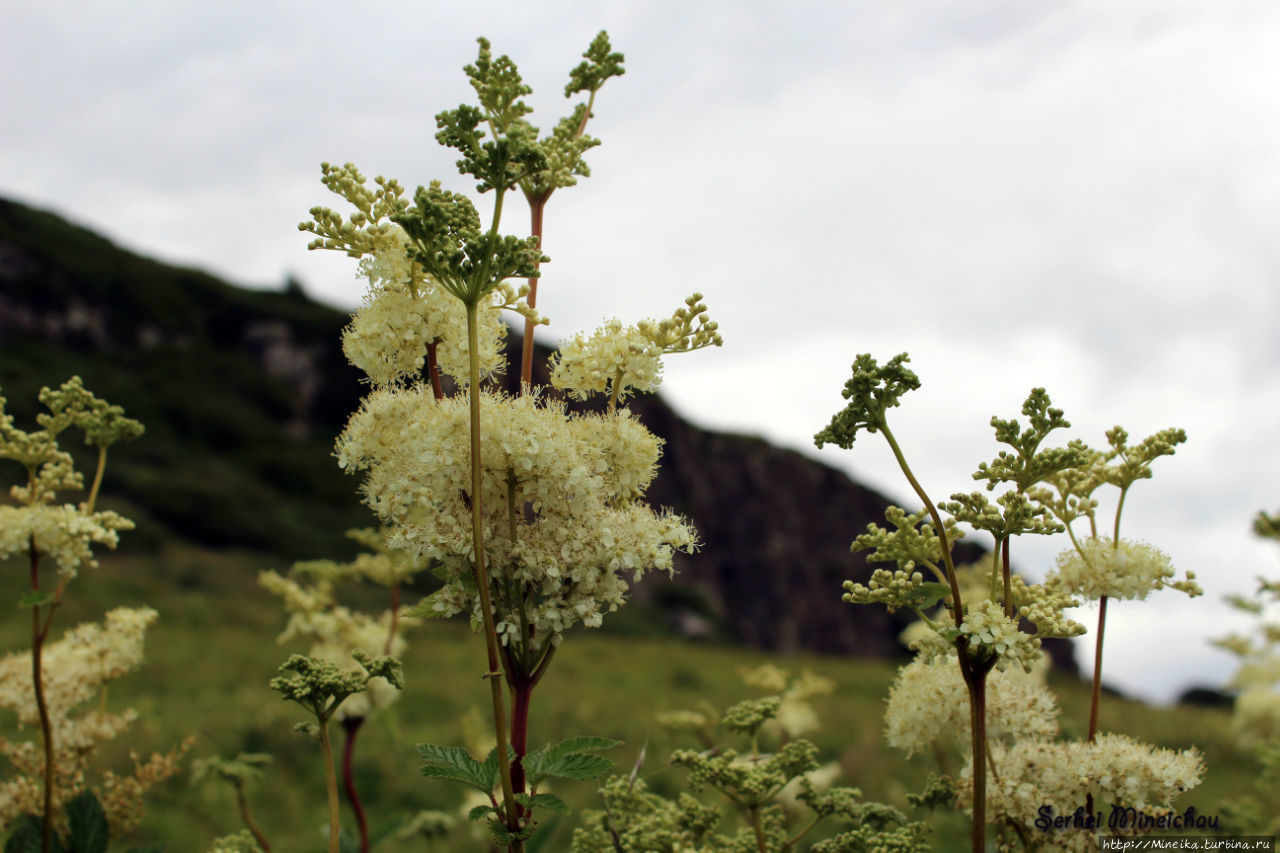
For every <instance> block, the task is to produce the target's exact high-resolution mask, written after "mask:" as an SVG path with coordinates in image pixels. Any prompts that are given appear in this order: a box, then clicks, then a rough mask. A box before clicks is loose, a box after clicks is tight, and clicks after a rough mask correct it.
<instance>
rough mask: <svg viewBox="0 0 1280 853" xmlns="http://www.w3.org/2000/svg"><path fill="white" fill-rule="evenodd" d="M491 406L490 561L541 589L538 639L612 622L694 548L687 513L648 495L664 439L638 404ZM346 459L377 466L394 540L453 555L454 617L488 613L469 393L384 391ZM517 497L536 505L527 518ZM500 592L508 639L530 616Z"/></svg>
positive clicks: (372, 486)
mask: <svg viewBox="0 0 1280 853" xmlns="http://www.w3.org/2000/svg"><path fill="white" fill-rule="evenodd" d="M480 408H481V421H482V423H484V425H485V434H484V443H483V444H482V447H481V459H480V464H481V469H482V488H483V492H482V496H481V497H482V499H481V502H480V505H481V507H482V508H483V511H484V514H485V520H484V523H485V524H486V527H487V530H488V533H487V535H486V536H485V543H486V546H487V552H488V554H487V557H488V559H487V561H486V562H487V564H488V565H489V566H490V569H491V571H492V572H494V573H495V576H498V577H503V575H507V577H504V578H503V583H510V582H513V581H514V582H524V583H526V584H528V588H529V589H530V590H531V591H532V594H533V596H534V599H535V600H534V603H533V604H531V606H530V615H529V617H528V618H529V625H530V627H531V628H532V629H533V633H534V636H535V638H536V639H535V643H536V644H538V645H541V643H542V642H544V641H546V640H548V639H549V640H550V641H552V642H558V641H559V637H560V635H561V634H562V633H563V632H564V631H565V630H566V629H567V628H568V627H569V626H570V625H573V624H575V623H578V622H581V623H583V624H584V625H587V626H588V627H595V626H598V625H599V624H600V623H601V620H602V619H603V616H604V614H605V613H607V612H609V611H611V610H614V609H616V608H617V607H618V606H619V605H621V604H622V602H623V600H624V598H625V595H626V591H627V587H628V582H627V580H626V579H624V577H623V575H624V574H626V575H638V574H639V573H641V572H643V571H646V570H649V569H661V570H665V571H670V570H671V569H672V568H673V563H672V560H673V555H674V552H675V551H677V550H686V551H687V550H690V549H692V548H693V546H694V534H693V531H692V529H691V528H689V526H688V525H687V524H686V523H685V522H684V520H683V519H681V518H679V517H677V516H674V515H670V514H667V513H660V512H654V511H653V510H652V509H650V508H649V507H648V506H647V505H645V504H643V503H641V502H640V501H638V500H635V499H634V497H635V492H636V490H637V489H638V488H639V486H640V484H641V483H644V482H647V479H648V476H649V475H648V472H649V470H650V469H651V468H652V466H653V464H654V463H655V462H656V457H657V448H658V443H657V441H656V440H655V439H654V438H653V437H652V436H651V435H649V434H648V432H647V430H644V428H643V427H641V426H640V425H639V424H638V423H636V422H634V421H631V420H630V419H629V418H628V417H627V416H626V414H625V413H622V414H617V415H614V416H611V417H612V418H614V419H617V420H610V419H609V418H608V417H606V418H605V419H601V418H600V417H599V416H591V417H584V418H582V419H580V420H581V421H583V422H584V423H575V420H579V419H569V418H567V417H566V415H565V411H564V406H563V404H562V403H557V402H554V401H542V400H539V399H538V398H537V396H536V395H533V394H526V395H522V396H520V397H508V396H506V395H502V394H494V393H490V392H484V393H483V394H482V396H481V399H480ZM338 456H339V462H340V464H343V465H344V466H345V467H347V468H349V469H364V470H366V471H367V477H366V480H365V483H364V486H363V491H364V494H365V501H366V503H367V504H368V505H369V506H370V507H371V508H373V509H374V511H375V512H377V513H378V514H379V515H380V516H381V518H382V521H383V523H384V524H385V525H387V527H388V529H389V530H390V531H391V537H390V539H389V544H390V545H392V546H393V547H397V548H404V549H405V550H408V551H410V552H412V553H413V554H415V555H416V556H417V557H419V558H421V559H429V560H438V561H440V564H441V568H440V570H439V571H440V572H441V573H442V576H444V577H445V578H446V579H447V580H446V583H445V586H444V587H443V588H442V589H441V590H440V591H439V592H437V593H435V594H434V595H433V596H432V597H431V603H430V605H429V606H430V607H431V608H433V609H434V610H435V612H437V613H439V614H441V615H448V614H451V613H456V612H459V611H464V612H467V613H469V614H471V615H473V616H475V615H476V614H478V612H479V611H478V609H477V608H478V607H479V602H478V599H477V597H476V596H475V595H474V593H473V591H472V588H471V584H470V578H471V572H472V570H471V559H472V554H471V548H472V536H471V505H470V500H471V498H470V497H469V495H470V493H471V480H470V472H469V471H468V466H467V464H466V463H467V460H468V459H469V457H470V413H469V410H468V401H467V400H466V399H465V398H464V397H450V398H446V399H444V400H438V401H437V400H435V399H433V398H432V397H431V396H430V392H428V391H426V390H424V389H422V388H408V389H398V390H391V389H388V390H383V391H377V392H375V393H373V394H371V395H370V396H369V397H368V398H367V399H366V400H365V402H364V405H363V406H362V407H361V410H360V411H359V412H358V413H357V414H356V415H355V416H354V417H353V418H352V420H351V423H350V424H349V425H348V427H347V430H346V432H344V433H343V435H342V437H341V439H340V440H339V445H338ZM513 489H514V491H512V490H513ZM512 506H515V507H517V508H525V507H527V510H525V511H518V512H516V513H514V517H513V514H512V512H511V509H510V508H511V507H512ZM513 526H514V529H515V537H514V539H513V538H512V536H511V531H512V528H513ZM448 578H452V580H448ZM498 598H499V600H498V601H497V602H495V609H496V611H497V613H496V615H497V621H498V626H497V627H498V630H499V633H500V634H501V635H502V637H503V640H504V642H508V641H509V640H510V638H511V637H512V636H519V632H520V631H521V627H520V624H521V620H520V618H519V616H518V614H517V613H516V612H515V610H514V608H513V607H512V606H511V604H510V603H508V602H506V601H505V600H502V598H501V596H499V597H498Z"/></svg>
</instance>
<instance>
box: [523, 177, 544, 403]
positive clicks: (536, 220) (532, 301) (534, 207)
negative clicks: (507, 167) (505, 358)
mask: <svg viewBox="0 0 1280 853" xmlns="http://www.w3.org/2000/svg"><path fill="white" fill-rule="evenodd" d="M550 197H551V193H547V194H546V195H544V196H542V197H540V198H537V199H534V198H530V197H529V196H528V195H527V194H526V198H528V200H529V218H530V223H529V225H530V232H531V233H532V235H533V236H534V237H536V238H537V239H538V242H537V245H536V246H535V248H537V250H538V256H539V257H541V256H542V211H543V209H544V208H545V207H546V206H547V199H549V198H550ZM541 266H542V263H541V262H540V261H539V262H538V264H537V265H536V266H535V269H537V268H541ZM538 278H539V277H538V276H536V275H531V276H529V295H528V296H527V297H525V302H526V303H528V305H529V307H530V308H536V307H537V305H538ZM532 384H533V320H532V319H530V318H528V317H526V318H525V321H524V340H523V341H522V342H521V350H520V390H521V392H522V393H523V391H524V389H525V388H528V387H530V386H531V385H532Z"/></svg>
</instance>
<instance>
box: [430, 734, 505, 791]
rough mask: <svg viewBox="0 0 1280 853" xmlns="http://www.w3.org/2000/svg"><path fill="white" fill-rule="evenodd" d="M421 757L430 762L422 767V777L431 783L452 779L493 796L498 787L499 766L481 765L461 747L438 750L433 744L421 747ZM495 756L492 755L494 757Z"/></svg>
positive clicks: (494, 762)
mask: <svg viewBox="0 0 1280 853" xmlns="http://www.w3.org/2000/svg"><path fill="white" fill-rule="evenodd" d="M418 755H420V756H421V757H422V759H423V760H424V761H425V762H426V764H424V765H423V767H422V775H423V776H426V777H427V778H429V779H449V780H451V781H454V782H461V783H462V784H464V785H468V786H470V787H472V788H475V789H476V790H477V791H480V792H481V793H482V794H489V793H491V792H492V791H493V787H494V785H495V784H497V779H498V762H497V759H496V758H495V759H494V760H493V761H492V762H489V761H486V762H485V763H484V764H481V763H480V762H479V761H476V760H475V759H474V758H472V757H471V754H470V753H469V752H467V751H466V749H464V748H463V747H460V746H437V745H436V744H433V743H421V744H418ZM491 755H492V754H491Z"/></svg>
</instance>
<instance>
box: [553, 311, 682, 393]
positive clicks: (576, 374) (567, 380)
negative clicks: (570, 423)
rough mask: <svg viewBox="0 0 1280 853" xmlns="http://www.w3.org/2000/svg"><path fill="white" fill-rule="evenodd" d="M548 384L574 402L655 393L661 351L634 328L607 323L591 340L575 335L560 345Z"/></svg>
mask: <svg viewBox="0 0 1280 853" xmlns="http://www.w3.org/2000/svg"><path fill="white" fill-rule="evenodd" d="M551 384H552V385H554V386H555V387H557V388H560V389H562V390H564V391H567V392H568V393H569V395H570V396H571V397H573V398H574V399H577V400H585V399H587V397H589V396H591V395H592V394H604V393H605V392H609V393H616V394H617V398H618V400H625V399H626V398H627V396H628V395H629V393H630V392H631V390H633V389H634V390H639V391H656V390H658V386H659V385H661V384H662V347H661V346H659V345H658V344H656V343H654V341H653V340H652V339H651V338H649V337H647V336H646V335H645V334H644V333H643V332H641V331H640V329H639V328H638V327H636V326H627V327H625V328H624V327H623V325H622V323H621V322H620V321H618V320H610V321H609V322H607V323H605V324H604V325H603V326H601V327H600V328H599V329H597V330H596V331H595V333H594V334H592V335H591V337H589V338H588V337H585V336H584V335H582V334H578V335H576V336H574V337H572V338H570V339H569V340H567V341H564V342H562V343H561V344H560V351H559V353H558V354H557V355H556V356H555V357H554V358H553V361H552V367H551Z"/></svg>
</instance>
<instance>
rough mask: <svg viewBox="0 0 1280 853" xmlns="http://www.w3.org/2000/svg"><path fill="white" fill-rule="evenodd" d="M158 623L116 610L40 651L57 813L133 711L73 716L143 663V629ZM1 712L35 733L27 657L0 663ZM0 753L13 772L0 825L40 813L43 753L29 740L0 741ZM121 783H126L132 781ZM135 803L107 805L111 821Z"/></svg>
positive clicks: (36, 714) (2, 793) (1, 792)
mask: <svg viewBox="0 0 1280 853" xmlns="http://www.w3.org/2000/svg"><path fill="white" fill-rule="evenodd" d="M155 620H156V612H155V611H154V610H151V609H150V608H145V607H143V608H127V607H120V608H116V609H115V610H112V611H110V612H109V613H107V616H106V619H105V620H104V621H103V623H102V624H100V625H99V624H95V623H85V624H81V625H78V626H76V627H75V628H73V629H72V630H70V631H68V632H66V634H64V635H63V636H62V637H61V638H60V639H59V640H58V641H57V642H54V643H49V644H47V645H46V646H45V647H44V651H43V656H42V673H41V682H42V683H43V685H44V695H45V701H46V703H47V705H48V710H49V717H50V721H51V723H52V733H53V743H54V748H55V753H54V758H55V769H56V774H55V778H54V803H55V806H56V807H57V808H59V809H60V808H61V806H62V805H63V804H64V803H65V802H67V801H68V800H70V799H71V798H72V797H74V796H75V795H76V793H78V792H79V791H80V790H82V789H83V788H84V786H85V781H86V780H85V775H86V772H87V771H88V769H89V767H90V765H91V763H92V760H93V756H94V755H95V754H96V753H97V751H98V749H99V748H100V747H101V746H102V745H103V744H104V743H106V742H107V741H110V740H112V739H113V738H115V737H117V736H118V735H120V734H121V733H122V732H124V731H125V730H127V729H128V728H129V726H130V725H131V724H132V723H133V722H134V720H136V719H137V716H138V715H137V712H135V711H133V710H132V709H128V710H125V711H122V712H120V713H108V712H106V711H102V710H98V709H95V710H92V711H89V712H87V713H84V714H80V715H74V714H72V711H73V710H74V709H75V707H76V706H78V705H81V704H83V703H85V702H87V701H89V700H90V699H95V698H97V697H98V696H99V695H100V691H101V690H102V689H103V687H104V685H106V684H107V683H108V682H110V681H114V680H115V679H117V678H119V677H120V676H122V675H124V674H126V673H128V672H131V671H133V670H134V669H136V668H137V667H138V666H139V665H140V664H141V663H142V653H143V645H144V643H145V640H146V632H147V628H148V627H150V625H151V624H152V623H153V622H155ZM0 707H4V708H7V709H9V710H11V711H13V712H14V713H15V714H16V715H17V718H18V722H19V723H20V724H21V725H22V726H25V727H33V728H36V729H38V728H39V726H40V711H39V707H38V706H37V705H36V698H35V689H34V685H33V682H32V677H31V653H30V652H20V653H14V654H10V655H6V656H5V657H4V658H3V659H0ZM0 755H3V756H4V757H5V758H6V759H7V760H8V762H9V763H10V764H11V765H12V766H13V769H14V770H15V771H16V772H15V773H13V774H11V775H10V777H9V778H8V779H6V780H5V781H4V782H3V783H0V822H8V821H10V820H13V819H14V818H16V817H18V816H19V815H21V814H25V813H28V812H30V813H39V812H40V810H41V809H43V781H42V780H43V777H44V751H43V749H42V748H41V747H40V746H39V745H38V744H36V743H33V742H29V741H11V740H8V739H4V738H0ZM114 778H116V779H120V777H114ZM121 781H126V782H127V781H130V777H124V778H123V779H122V780H121ZM132 781H134V782H136V781H137V780H132ZM138 796H139V797H140V796H141V790H139V791H138ZM136 799H137V798H134V800H133V801H132V802H131V803H124V804H122V806H121V807H120V808H115V807H114V806H115V803H114V801H113V802H111V803H107V802H104V807H108V816H109V818H110V819H111V820H112V821H113V823H118V822H121V821H125V822H127V814H126V812H128V811H129V806H131V805H136Z"/></svg>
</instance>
